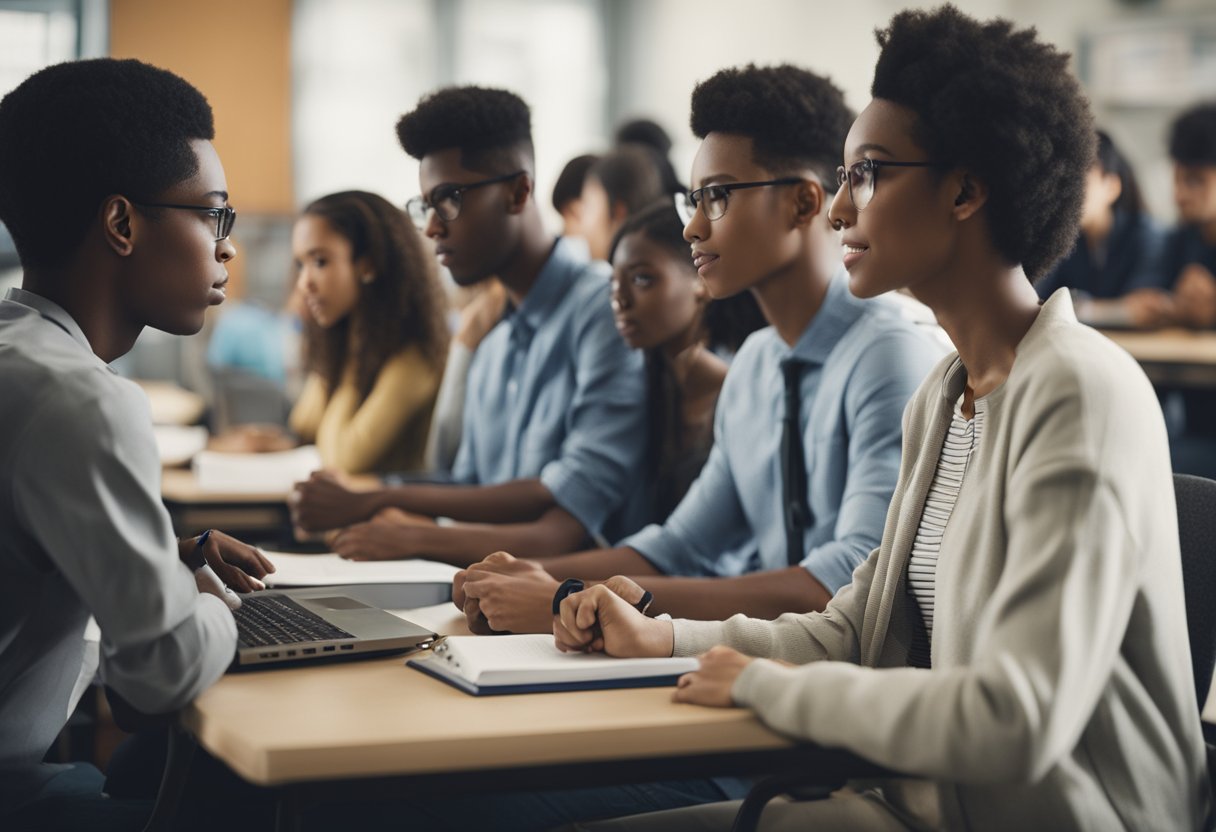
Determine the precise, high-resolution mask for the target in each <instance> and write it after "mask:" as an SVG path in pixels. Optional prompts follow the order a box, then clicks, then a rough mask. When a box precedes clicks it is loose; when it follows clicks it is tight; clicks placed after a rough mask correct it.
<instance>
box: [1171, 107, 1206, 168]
mask: <svg viewBox="0 0 1216 832" xmlns="http://www.w3.org/2000/svg"><path fill="white" fill-rule="evenodd" d="M1170 158H1171V159H1173V160H1174V161H1175V162H1177V163H1178V164H1180V165H1202V166H1206V165H1216V101H1210V102H1208V103H1206V104H1200V105H1199V106H1197V107H1192V108H1191V109H1189V110H1187V111H1186V112H1185V113H1183V114H1182V115H1180V116H1178V118H1177V119H1175V120H1174V124H1173V126H1172V127H1170Z"/></svg>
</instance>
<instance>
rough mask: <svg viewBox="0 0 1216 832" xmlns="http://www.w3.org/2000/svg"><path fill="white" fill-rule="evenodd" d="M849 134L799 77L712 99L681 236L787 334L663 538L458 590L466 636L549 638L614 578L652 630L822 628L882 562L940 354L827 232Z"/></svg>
mask: <svg viewBox="0 0 1216 832" xmlns="http://www.w3.org/2000/svg"><path fill="white" fill-rule="evenodd" d="M851 120H852V113H851V112H850V110H849V109H848V107H847V106H846V105H845V103H844V98H843V95H842V94H841V92H840V90H839V89H837V88H836V87H835V86H834V85H833V84H831V82H829V81H827V80H826V79H824V78H821V77H819V76H817V75H814V74H812V73H810V72H807V71H805V70H802V69H799V68H797V67H793V66H778V67H769V68H759V67H755V66H748V67H745V68H742V69H728V70H723V71H722V72H719V73H718V74H717V75H715V76H713V77H712V78H710V79H709V80H707V81H705V82H704V83H702V84H701V85H699V86H698V87H697V89H696V90H695V91H694V93H693V97H692V128H693V132H694V133H695V134H696V135H697V136H698V137H699V138H701V139H702V143H701V147H700V149H699V151H698V152H697V156H696V159H695V160H694V162H693V171H692V173H693V185H694V187H695V188H696V190H694V191H693V192H692V193H691V194H689V195H687V197H685V198H680V199H678V200H677V202H678V207H679V209H680V210H681V212H682V214H683V216H684V219H685V220H686V227H685V230H684V234H685V238H686V239H687V240H689V242H690V243H691V248H692V251H691V254H692V257H693V262H694V264H695V265H696V266H697V268H698V270H699V272H700V274H701V277H702V279H704V281H705V283H706V285H707V287H708V288H709V291H710V294H711V295H712V296H713V297H716V298H722V297H729V296H731V295H734V294H737V293H739V292H745V291H750V292H752V293H753V294H754V295H755V297H756V299H757V300H758V301H759V304H760V308H761V309H762V310H763V312H764V315H765V317H766V318H767V320H768V321H769V323H770V324H771V325H772V326H771V327H770V328H768V329H766V330H762V331H760V332H758V333H756V334H755V335H753V336H752V337H751V338H749V339H748V341H747V342H746V343H745V344H744V345H743V348H742V349H741V350H740V351H739V354H738V355H737V356H736V357H735V359H734V361H733V363H732V364H731V368H730V372H729V373H728V374H727V378H726V383H725V385H724V386H723V388H722V393H721V397H720V398H719V400H718V408H717V415H716V422H715V435H714V447H713V450H712V452H711V453H710V456H709V460H708V461H707V462H706V464H705V467H704V469H703V470H702V472H701V476H700V478H699V479H698V480H697V481H696V482H695V483H694V484H693V486H692V488H691V489H690V490H689V492H688V494H687V495H686V496H685V497H684V499H683V501H682V502H681V503H680V505H679V506H678V507H677V508H676V509H675V511H674V512H673V513H672V515H671V517H670V518H668V520H667V521H666V522H665V523H664V524H663V525H662V526H657V525H656V526H650V527H647V528H646V529H643V530H642V531H640V532H638V533H637V534H635V535H633V536H631V537H629V538H626V539H625V540H623V541H621V543H620V544H619V545H618V547H617V548H614V549H607V550H597V551H590V552H582V553H578V554H574V555H569V556H566V557H561V558H554V559H547V560H545V561H544V562H543V564H538V563H535V562H532V561H521V560H516V559H514V558H511V557H510V556H508V555H505V554H496V555H493V556H491V557H490V558H488V559H487V560H485V561H483V562H482V563H479V564H476V565H474V566H473V567H471V568H470V569H469V570H467V571H466V572H464V573H461V574H460V575H458V576H457V581H456V601H457V603H458V604H459V605H461V606H463V607H464V609H465V612H466V614H467V615H468V617H469V624H470V626H472V627H474V628H476V629H478V630H479V631H481V632H485V631H486V630H488V629H493V630H512V631H525V632H529V631H530V632H545V631H548V630H549V629H551V627H552V617H551V602H552V599H553V597H554V594H555V591H556V589H557V587H558V582H559V581H560V580H563V579H581V580H588V579H591V580H603V579H607V578H610V577H612V576H618V575H628V576H631V577H632V578H633V580H634V581H636V584H637V585H640V586H637V585H634V584H632V583H631V582H629V581H621V580H614V582H613V584H611V586H614V587H616V588H617V589H618V590H619V591H620V592H621V594H622V595H624V596H625V597H626V600H628V601H630V602H631V603H636V602H638V601H639V600H640V598H641V596H642V592H643V588H644V589H645V590H649V591H650V592H651V593H652V594H653V597H654V603H653V606H652V610H651V611H652V612H667V613H671V614H673V615H680V616H694V617H698V618H710V619H715V618H725V617H727V616H729V615H732V614H734V613H739V612H746V613H748V614H749V615H753V616H763V617H775V616H778V615H780V614H782V613H784V612H807V611H811V610H821V609H823V607H824V606H825V605H826V604H827V602H828V601H829V600H830V599H831V598H832V596H833V595H834V594H835V593H836V592H837V591H838V590H839V589H840V588H841V587H842V586H844V585H845V584H847V583H849V581H850V579H851V576H852V573H853V569H854V568H855V567H856V566H857V565H858V564H860V563H861V562H862V560H863V559H864V558H865V557H866V555H868V554H869V553H870V551H871V550H872V549H873V548H874V547H875V546H877V545H878V540H879V538H880V537H881V535H882V526H883V518H884V516H885V514H886V510H887V505H888V503H889V502H890V499H891V494H892V492H893V490H894V487H895V481H896V476H897V474H898V472H899V456H900V417H901V414H902V413H903V408H904V405H905V404H906V402H907V401H908V398H909V397H910V396H911V395H912V392H913V391H914V390H915V389H916V387H917V385H918V384H919V383H920V381H921V379H922V378H924V376H925V374H926V373H927V372H928V371H929V369H930V368H931V367H932V366H933V363H934V362H935V361H936V360H937V359H938V358H939V357H940V356H941V354H942V350H941V348H939V347H938V346H937V344H936V343H935V342H934V340H933V337H932V335H931V334H930V332H929V331H927V328H921V327H918V326H916V325H915V324H913V323H911V322H909V321H907V320H904V319H903V317H902V316H901V314H900V311H899V310H898V308H897V307H896V306H895V305H894V304H892V303H890V302H889V301H887V300H885V299H880V300H876V301H866V302H863V301H860V300H857V299H856V298H854V297H852V296H851V295H850V294H849V292H848V287H847V282H848V281H847V276H846V275H845V273H844V269H843V267H842V266H841V261H840V258H841V247H840V240H839V237H838V235H837V234H836V232H835V231H834V230H833V229H832V228H831V226H830V225H829V223H828V221H827V219H826V214H827V205H828V202H829V201H830V200H831V197H832V194H833V193H834V192H835V191H836V183H837V171H836V165H837V161H838V160H839V158H840V150H841V148H842V147H843V145H844V137H845V135H846V133H847V131H848V128H849V124H850V122H851ZM787 426H788V427H787ZM542 567H543V568H542Z"/></svg>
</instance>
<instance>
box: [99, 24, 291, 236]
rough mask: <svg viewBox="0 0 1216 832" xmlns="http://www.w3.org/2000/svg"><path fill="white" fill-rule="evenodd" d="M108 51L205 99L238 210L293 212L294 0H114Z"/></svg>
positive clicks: (277, 212)
mask: <svg viewBox="0 0 1216 832" xmlns="http://www.w3.org/2000/svg"><path fill="white" fill-rule="evenodd" d="M110 54H111V55H112V56H113V57H115V58H139V59H140V60H142V61H147V62H148V63H151V64H155V65H156V66H160V67H164V68H165V69H168V70H171V71H173V72H176V73H177V74H178V75H181V76H182V77H183V78H185V79H186V80H187V81H189V82H190V83H192V84H194V85H195V86H196V87H198V88H199V89H200V90H202V92H203V94H204V95H206V96H207V100H208V101H210V102H211V108H212V110H214V112H215V132H216V140H215V146H216V149H217V150H218V151H219V154H220V158H221V159H222V160H223V162H224V170H225V172H226V174H227V176H228V189H229V193H230V194H231V195H232V204H233V205H234V206H236V208H237V210H239V211H241V212H245V213H259V214H281V215H290V214H292V213H293V211H294V210H295V202H294V198H293V194H292V171H291V0H208V2H206V3H192V2H184V0H111V2H110ZM237 225H238V229H239V227H240V223H239V220H238V224H237Z"/></svg>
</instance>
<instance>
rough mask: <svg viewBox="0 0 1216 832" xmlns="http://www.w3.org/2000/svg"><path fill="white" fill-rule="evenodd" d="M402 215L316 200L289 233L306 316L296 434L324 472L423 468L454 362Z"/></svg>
mask: <svg viewBox="0 0 1216 832" xmlns="http://www.w3.org/2000/svg"><path fill="white" fill-rule="evenodd" d="M423 246H424V243H423V241H422V237H421V235H419V234H418V232H417V230H415V228H414V227H413V224H412V223H411V222H410V221H409V219H408V218H407V217H406V215H405V212H404V211H402V210H401V209H400V208H397V207H395V206H393V205H392V204H391V203H390V202H388V200H386V199H384V198H383V197H380V196H377V195H376V194H372V193H368V192H366V191H343V192H341V193H336V194H330V195H328V196H323V197H321V198H320V199H318V200H316V201H314V202H312V203H310V204H309V205H308V207H306V208H305V209H304V211H303V213H302V214H301V215H300V218H299V219H298V220H297V221H296V224H295V228H294V230H293V232H292V255H293V257H294V258H295V264H296V272H297V274H298V278H297V285H298V286H299V290H300V291H301V293H302V294H303V296H304V302H305V304H306V306H307V308H308V311H309V316H308V317H309V323H308V326H307V337H308V343H307V358H306V365H307V367H308V368H309V370H310V373H309V377H308V380H307V381H306V382H305V386H304V391H303V392H302V393H301V395H300V399H299V401H297V402H296V406H295V408H294V409H293V410H292V412H291V419H290V426H291V429H292V431H293V432H294V433H295V434H296V435H297V436H299V437H300V439H302V440H303V441H305V442H315V443H316V445H317V450H318V451H319V452H320V454H321V461H322V463H323V464H324V465H325V467H326V468H329V469H335V470H338V471H342V472H344V473H348V474H360V473H370V472H383V471H417V470H420V469H422V468H423V466H424V459H423V450H424V448H425V446H426V440H427V433H428V431H429V429H430V422H431V411H432V409H433V408H434V405H435V397H436V393H437V391H438V389H439V381H440V378H441V376H442V374H443V362H444V359H445V357H446V354H447V347H448V328H447V321H446V317H445V315H446V300H445V298H444V295H443V289H442V287H441V286H440V284H439V279H438V277H437V275H436V271H435V265H434V261H433V260H432V259H431V257H430V256H429V254H428V253H427V252H426V251H425V250H424V248H423Z"/></svg>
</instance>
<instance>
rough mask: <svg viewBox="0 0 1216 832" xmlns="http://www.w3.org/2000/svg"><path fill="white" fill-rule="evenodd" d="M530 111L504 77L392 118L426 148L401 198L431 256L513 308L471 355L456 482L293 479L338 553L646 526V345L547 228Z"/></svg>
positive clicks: (531, 548)
mask: <svg viewBox="0 0 1216 832" xmlns="http://www.w3.org/2000/svg"><path fill="white" fill-rule="evenodd" d="M530 121H531V115H530V113H529V110H528V106H527V104H525V103H524V102H523V101H522V100H521V99H520V98H519V97H518V96H516V95H514V94H512V93H510V92H506V91H504V90H495V89H483V88H479V87H455V88H448V89H444V90H440V91H439V92H437V93H435V94H433V95H431V96H428V97H427V98H425V99H423V100H422V101H421V102H420V103H419V105H418V107H417V108H416V109H415V110H414V111H413V112H411V113H408V114H406V115H405V116H403V117H402V118H401V121H400V122H399V124H398V125H397V135H398V138H399V139H400V141H401V145H402V147H403V148H404V149H405V151H406V152H407V153H409V154H410V155H411V156H413V157H414V158H416V159H419V160H420V161H421V163H422V164H421V169H420V180H421V185H422V192H423V195H422V196H419V197H416V198H414V199H413V200H411V201H410V203H409V210H410V213H411V214H412V215H413V216H414V217H415V219H416V221H418V222H419V224H420V225H421V226H422V228H423V230H424V232H425V233H426V235H427V236H428V237H430V238H431V239H432V240H434V241H435V250H436V253H437V254H438V256H439V262H440V263H441V264H442V265H444V266H446V267H447V269H448V270H449V271H450V272H451V274H452V278H453V279H454V280H455V281H456V283H457V284H459V285H461V286H472V285H474V284H477V283H480V282H482V281H484V280H487V279H489V278H491V277H497V278H498V280H499V281H500V282H501V283H502V285H503V286H504V287H505V289H506V293H507V299H508V310H507V313H506V315H505V317H504V319H503V320H502V321H501V322H500V323H499V324H498V326H496V327H495V328H494V330H493V331H491V332H490V334H489V335H488V336H487V337H486V338H485V340H484V341H483V342H482V343H481V345H480V346H479V347H478V349H477V352H476V354H475V355H474V357H473V362H472V365H471V367H470V370H469V376H468V382H467V399H466V404H465V410H464V430H463V435H462V437H461V446H460V451H459V453H458V455H457V458H456V462H455V465H454V469H453V477H454V479H455V481H456V483H457V484H455V485H427V484H407V485H402V486H397V487H386V488H381V489H379V490H376V491H372V492H362V493H360V492H353V491H349V490H347V489H346V488H344V487H343V486H342V485H341V484H340V483H338V482H337V481H336V480H334V479H333V478H331V477H329V476H327V475H324V474H319V475H314V477H313V478H312V479H311V480H310V481H308V482H305V483H301V484H300V485H299V486H298V487H297V492H296V497H297V499H296V500H295V504H294V505H295V508H294V512H295V516H296V520H297V522H298V524H299V525H300V526H301V527H302V528H304V529H308V530H313V531H321V530H329V529H342V531H340V532H339V533H338V534H337V535H336V536H335V537H334V539H333V546H334V548H335V549H336V550H337V551H338V552H339V553H340V554H342V555H344V556H346V557H351V558H357V559H385V558H404V557H412V556H426V557H431V558H437V559H441V560H445V561H449V562H451V563H456V564H460V565H466V564H469V563H472V562H474V561H476V560H478V559H479V558H482V557H484V556H485V555H486V554H487V553H489V552H492V551H494V550H496V549H501V548H504V547H506V548H513V549H516V550H517V551H525V552H528V553H529V554H531V555H534V556H538V557H543V556H547V555H557V554H562V553H566V552H571V551H576V550H577V549H578V548H579V547H581V546H584V545H586V543H587V542H588V541H589V540H591V539H595V538H599V537H601V536H607V537H609V538H612V539H615V537H616V536H619V535H621V534H625V533H627V532H629V531H632V530H635V529H636V528H637V527H638V526H639V525H641V523H640V521H639V520H637V519H634V518H637V517H640V516H642V515H641V513H642V512H643V511H644V509H645V506H642V505H640V504H639V500H638V496H639V495H640V494H641V493H642V492H643V489H640V488H638V487H637V486H638V485H639V478H640V476H641V467H642V466H641V461H642V454H643V451H644V446H645V443H644V442H642V441H641V440H640V439H639V437H641V436H644V435H645V402H644V382H643V376H642V360H641V356H640V355H638V354H636V353H634V352H633V351H631V350H630V349H629V348H628V347H627V346H626V345H625V343H624V341H622V340H621V338H620V336H619V335H618V334H617V332H616V327H615V325H614V323H613V318H612V309H611V307H610V305H609V295H608V276H609V270H608V268H607V265H606V264H603V263H598V262H592V261H589V260H587V258H586V253H585V249H583V247H581V246H578V245H575V244H572V243H571V242H570V241H567V240H562V239H559V240H557V241H556V242H555V241H554V239H553V238H552V237H551V236H550V235H549V234H548V233H547V232H546V231H545V229H544V225H543V222H542V219H541V215H540V209H539V206H538V205H537V203H536V198H535V173H534V171H535V163H534V161H533V149H532V136H531V125H530ZM434 518H438V522H436V519H434Z"/></svg>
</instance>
